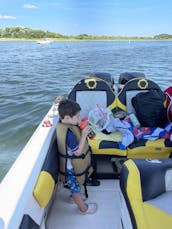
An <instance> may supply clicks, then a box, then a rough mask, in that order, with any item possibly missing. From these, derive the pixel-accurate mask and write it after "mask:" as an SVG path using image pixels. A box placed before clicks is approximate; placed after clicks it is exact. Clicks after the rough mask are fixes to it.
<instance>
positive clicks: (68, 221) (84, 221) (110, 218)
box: [46, 180, 122, 229]
mask: <svg viewBox="0 0 172 229" xmlns="http://www.w3.org/2000/svg"><path fill="white" fill-rule="evenodd" d="M69 195H70V193H69V190H68V189H66V188H60V189H59V190H58V191H57V194H56V198H55V200H54V203H53V206H52V208H51V210H50V213H49V216H48V220H47V223H46V228H47V229H57V228H60V229H71V228H74V229H80V228H82V229H88V228H89V229H93V228H94V229H95V228H99V229H112V228H113V229H122V225H121V212H120V196H119V181H118V180H101V185H100V186H98V187H95V186H88V195H89V197H88V199H87V201H86V202H88V203H89V202H96V203H97V204H98V210H97V212H96V213H95V214H93V215H81V214H80V213H79V212H78V210H77V207H76V205H75V204H71V203H70V202H69Z"/></svg>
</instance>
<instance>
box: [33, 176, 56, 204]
mask: <svg viewBox="0 0 172 229" xmlns="http://www.w3.org/2000/svg"><path fill="white" fill-rule="evenodd" d="M54 187H55V182H54V179H53V178H52V176H51V174H49V173H48V172H46V171H41V173H40V174H39V177H38V180H37V182H36V185H35V188H34V190H33V196H34V197H35V199H36V201H37V202H38V204H39V206H40V207H42V208H44V207H46V206H47V204H48V203H49V201H50V199H51V196H52V194H53V190H54Z"/></svg>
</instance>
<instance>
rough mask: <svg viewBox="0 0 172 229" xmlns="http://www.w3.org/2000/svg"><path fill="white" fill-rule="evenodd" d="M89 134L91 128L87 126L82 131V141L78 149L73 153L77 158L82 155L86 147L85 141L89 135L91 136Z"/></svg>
mask: <svg viewBox="0 0 172 229" xmlns="http://www.w3.org/2000/svg"><path fill="white" fill-rule="evenodd" d="M89 132H90V127H89V126H86V127H85V128H84V129H83V130H82V132H81V140H80V142H79V145H78V149H77V150H76V151H74V152H73V154H75V155H76V156H80V155H81V154H82V152H83V149H84V145H85V141H86V139H87V135H88V134H89Z"/></svg>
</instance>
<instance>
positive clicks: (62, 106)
mask: <svg viewBox="0 0 172 229" xmlns="http://www.w3.org/2000/svg"><path fill="white" fill-rule="evenodd" d="M80 110H81V107H80V105H79V104H78V103H76V102H74V101H72V100H69V99H64V100H62V101H61V102H60V103H59V107H58V111H59V115H60V118H61V119H63V118H64V117H65V115H69V116H70V117H71V118H72V117H73V116H75V115H76V114H77V113H78V112H79V111H80Z"/></svg>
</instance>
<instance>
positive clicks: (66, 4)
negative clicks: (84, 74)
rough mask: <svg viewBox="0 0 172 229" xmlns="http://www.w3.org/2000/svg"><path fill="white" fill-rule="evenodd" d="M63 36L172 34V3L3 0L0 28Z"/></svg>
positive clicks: (146, 0)
mask: <svg viewBox="0 0 172 229" xmlns="http://www.w3.org/2000/svg"><path fill="white" fill-rule="evenodd" d="M15 26H23V27H29V28H32V29H41V30H45V31H50V32H56V33H60V34H63V35H79V34H89V35H98V36H101V35H107V36H144V37H148V36H150V37H152V36H155V35H158V34H161V33H167V34H172V0H165V1H162V0H0V28H6V27H15Z"/></svg>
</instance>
